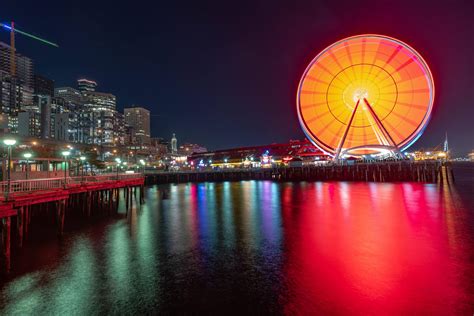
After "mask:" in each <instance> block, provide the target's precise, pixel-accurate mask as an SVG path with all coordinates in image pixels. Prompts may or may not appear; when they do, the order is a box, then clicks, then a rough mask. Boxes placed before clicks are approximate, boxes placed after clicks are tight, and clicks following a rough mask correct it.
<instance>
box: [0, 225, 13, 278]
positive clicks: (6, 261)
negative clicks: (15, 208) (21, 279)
mask: <svg viewBox="0 0 474 316" xmlns="http://www.w3.org/2000/svg"><path fill="white" fill-rule="evenodd" d="M0 221H1V226H2V236H1V237H2V240H1V247H2V249H1V261H0V264H1V272H2V273H4V274H7V273H9V272H10V230H11V217H4V218H2V219H1V220H0Z"/></svg>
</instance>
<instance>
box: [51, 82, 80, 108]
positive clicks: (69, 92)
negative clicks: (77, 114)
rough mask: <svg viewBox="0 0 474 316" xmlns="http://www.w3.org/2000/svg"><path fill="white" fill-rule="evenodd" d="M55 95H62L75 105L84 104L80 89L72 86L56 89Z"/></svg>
mask: <svg viewBox="0 0 474 316" xmlns="http://www.w3.org/2000/svg"><path fill="white" fill-rule="evenodd" d="M54 95H55V96H56V97H61V98H63V99H64V100H65V101H67V102H68V103H70V104H73V105H74V106H77V105H81V104H82V94H81V92H80V91H79V90H77V89H74V88H71V87H61V88H56V89H54Z"/></svg>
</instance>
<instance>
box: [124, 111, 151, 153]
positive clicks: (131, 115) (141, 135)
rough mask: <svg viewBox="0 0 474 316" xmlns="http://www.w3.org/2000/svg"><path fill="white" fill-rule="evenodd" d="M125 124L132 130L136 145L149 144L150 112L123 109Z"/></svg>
mask: <svg viewBox="0 0 474 316" xmlns="http://www.w3.org/2000/svg"><path fill="white" fill-rule="evenodd" d="M124 114H125V122H126V123H127V124H128V125H130V126H131V127H132V128H133V132H134V137H135V142H136V145H148V144H150V111H148V110H147V109H145V108H142V107H138V106H133V107H130V108H125V109H124Z"/></svg>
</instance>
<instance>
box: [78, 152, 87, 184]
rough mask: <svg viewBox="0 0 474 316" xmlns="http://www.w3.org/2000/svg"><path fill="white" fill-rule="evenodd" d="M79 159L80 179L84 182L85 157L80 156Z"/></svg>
mask: <svg viewBox="0 0 474 316" xmlns="http://www.w3.org/2000/svg"><path fill="white" fill-rule="evenodd" d="M79 159H80V160H81V169H82V170H81V171H82V172H81V173H82V179H81V182H84V161H86V157H84V156H81V157H79Z"/></svg>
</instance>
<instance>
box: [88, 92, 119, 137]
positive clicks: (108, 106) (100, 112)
mask: <svg viewBox="0 0 474 316" xmlns="http://www.w3.org/2000/svg"><path fill="white" fill-rule="evenodd" d="M83 96H84V118H85V121H84V124H85V125H84V128H85V134H86V136H87V139H86V140H85V142H86V143H88V144H98V145H101V146H102V145H106V146H111V145H113V144H114V122H115V120H114V117H115V112H116V109H115V102H116V98H115V95H113V94H110V93H103V92H97V91H86V92H83Z"/></svg>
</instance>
